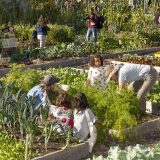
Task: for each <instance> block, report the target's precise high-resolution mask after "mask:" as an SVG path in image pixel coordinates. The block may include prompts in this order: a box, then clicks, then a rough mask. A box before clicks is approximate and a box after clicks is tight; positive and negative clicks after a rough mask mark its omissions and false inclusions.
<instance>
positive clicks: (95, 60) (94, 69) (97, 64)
mask: <svg viewBox="0 0 160 160" xmlns="http://www.w3.org/2000/svg"><path fill="white" fill-rule="evenodd" d="M89 66H90V67H89V71H88V77H87V83H88V84H90V85H91V86H93V85H95V84H96V85H97V87H98V88H103V87H105V86H106V78H105V77H104V74H103V72H104V68H105V67H103V58H102V57H101V56H100V55H99V54H96V55H94V56H91V58H90V63H89Z"/></svg>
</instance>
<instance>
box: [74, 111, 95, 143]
mask: <svg viewBox="0 0 160 160" xmlns="http://www.w3.org/2000/svg"><path fill="white" fill-rule="evenodd" d="M96 120H97V117H96V116H95V115H94V114H93V112H92V111H91V110H90V109H88V108H87V109H86V110H84V111H79V112H78V113H77V110H76V109H75V110H74V127H73V136H74V137H76V138H79V139H80V140H82V141H83V140H86V139H87V138H88V135H89V133H90V129H91V128H93V125H94V123H95V122H96Z"/></svg>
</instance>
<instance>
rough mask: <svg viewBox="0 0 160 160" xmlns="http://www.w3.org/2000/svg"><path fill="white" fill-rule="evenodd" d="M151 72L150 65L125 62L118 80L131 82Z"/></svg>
mask: <svg viewBox="0 0 160 160" xmlns="http://www.w3.org/2000/svg"><path fill="white" fill-rule="evenodd" d="M149 72H150V66H149V65H140V64H125V65H124V66H122V68H120V70H119V79H118V81H119V82H121V81H124V82H126V83H131V82H133V81H137V80H141V79H144V78H145V77H146V75H147V74H148V73H149Z"/></svg>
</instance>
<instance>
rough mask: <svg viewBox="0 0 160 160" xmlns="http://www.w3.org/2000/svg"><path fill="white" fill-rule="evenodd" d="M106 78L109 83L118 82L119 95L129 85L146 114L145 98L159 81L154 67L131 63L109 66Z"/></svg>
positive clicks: (105, 73)
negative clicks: (111, 81)
mask: <svg viewBox="0 0 160 160" xmlns="http://www.w3.org/2000/svg"><path fill="white" fill-rule="evenodd" d="M104 76H105V77H106V78H107V83H108V82H109V81H110V80H114V81H118V86H117V92H118V93H119V92H120V91H121V90H122V89H123V88H124V87H125V85H126V84H129V86H128V88H129V89H132V90H134V91H135V93H136V94H137V97H138V98H139V99H140V108H141V110H142V111H143V112H145V110H146V100H145V96H146V94H147V93H148V92H149V90H150V89H151V88H152V86H153V85H154V84H155V82H156V80H157V71H156V69H155V68H154V67H152V66H149V65H140V64H130V63H126V64H117V65H115V66H114V65H107V66H106V68H105V70H104Z"/></svg>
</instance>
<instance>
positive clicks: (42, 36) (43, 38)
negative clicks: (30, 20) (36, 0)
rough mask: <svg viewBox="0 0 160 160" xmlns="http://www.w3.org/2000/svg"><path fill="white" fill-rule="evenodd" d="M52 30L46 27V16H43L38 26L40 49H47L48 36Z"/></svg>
mask: <svg viewBox="0 0 160 160" xmlns="http://www.w3.org/2000/svg"><path fill="white" fill-rule="evenodd" d="M48 31H50V28H49V27H48V26H47V25H46V18H45V16H43V15H41V16H40V17H39V19H38V22H37V24H36V33H37V39H38V40H39V42H40V48H44V47H45V41H46V35H47V32H48Z"/></svg>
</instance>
